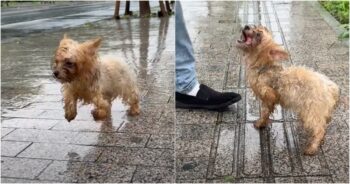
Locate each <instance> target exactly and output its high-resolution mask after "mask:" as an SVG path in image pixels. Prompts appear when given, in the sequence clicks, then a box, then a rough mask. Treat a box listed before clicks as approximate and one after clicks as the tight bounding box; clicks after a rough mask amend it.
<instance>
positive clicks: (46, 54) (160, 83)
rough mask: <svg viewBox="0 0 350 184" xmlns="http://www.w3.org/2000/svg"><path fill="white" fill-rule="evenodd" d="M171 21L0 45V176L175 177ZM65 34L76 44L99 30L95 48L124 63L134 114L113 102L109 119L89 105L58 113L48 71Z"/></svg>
mask: <svg viewBox="0 0 350 184" xmlns="http://www.w3.org/2000/svg"><path fill="white" fill-rule="evenodd" d="M174 24H175V21H174V16H172V17H170V18H162V19H160V18H150V19H122V20H119V21H115V20H102V21H99V22H95V23H93V24H91V25H90V26H83V27H77V28H69V29H64V30H60V31H52V32H50V33H40V34H31V35H28V36H25V37H23V38H22V39H16V40H14V41H12V42H7V43H2V44H1V55H2V58H1V60H2V63H1V71H2V76H1V77H2V83H1V85H2V86H1V88H2V91H1V92H2V104H1V105H2V114H1V116H2V123H1V127H2V129H1V131H2V132H1V136H2V138H1V144H2V145H1V182H22V183H28V182H173V181H174V180H175V177H174V139H173V138H174V132H175V129H174V124H175V121H174V113H175V111H174V96H173V91H174V87H173V83H174V78H173V76H174V62H173V61H174V55H175V54H174V51H175V48H174V46H175V41H174V39H175V32H174V31H175V29H174V26H172V25H174ZM63 33H67V34H68V35H69V36H70V37H72V38H73V39H76V40H78V41H81V42H82V41H86V40H88V39H93V38H95V37H97V36H102V38H103V42H102V47H101V49H100V54H111V55H115V56H116V57H120V58H122V59H124V60H125V61H127V62H128V63H129V65H130V66H131V67H132V68H133V69H134V70H135V71H136V73H137V76H138V83H139V87H140V89H141V94H142V102H141V106H142V113H141V115H140V116H138V117H128V116H127V115H126V107H124V105H122V104H121V102H120V101H116V102H114V104H113V108H112V116H113V120H112V122H103V123H102V122H95V121H93V118H92V116H91V114H90V110H91V107H90V106H83V107H80V108H79V109H78V116H77V117H76V119H75V120H73V121H72V122H70V123H68V122H67V121H66V120H65V119H64V112H63V104H62V101H61V99H62V96H61V93H60V84H59V83H58V82H56V81H54V80H53V79H52V77H51V70H50V62H51V61H52V57H53V54H54V51H55V48H56V47H57V46H58V43H59V40H60V39H61V38H62V36H63Z"/></svg>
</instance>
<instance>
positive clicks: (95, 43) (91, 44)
mask: <svg viewBox="0 0 350 184" xmlns="http://www.w3.org/2000/svg"><path fill="white" fill-rule="evenodd" d="M101 42H102V39H101V37H98V38H96V39H93V40H88V41H86V42H84V43H82V44H81V46H82V47H84V48H86V49H87V51H88V52H89V53H91V54H96V51H97V49H98V48H99V47H100V45H101Z"/></svg>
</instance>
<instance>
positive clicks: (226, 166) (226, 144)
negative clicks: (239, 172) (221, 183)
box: [214, 124, 239, 176]
mask: <svg viewBox="0 0 350 184" xmlns="http://www.w3.org/2000/svg"><path fill="white" fill-rule="evenodd" d="M237 136H238V135H237V129H236V125H231V124H222V125H220V135H219V140H218V143H217V144H218V145H217V148H216V157H215V166H214V175H215V176H225V175H231V174H232V172H233V167H234V161H235V160H234V155H235V152H234V151H235V147H236V146H237V144H236V141H237V139H238V137H237ZM238 169H239V168H238Z"/></svg>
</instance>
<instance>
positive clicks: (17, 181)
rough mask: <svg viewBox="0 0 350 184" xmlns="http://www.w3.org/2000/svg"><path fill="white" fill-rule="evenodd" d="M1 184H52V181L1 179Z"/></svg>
mask: <svg viewBox="0 0 350 184" xmlns="http://www.w3.org/2000/svg"><path fill="white" fill-rule="evenodd" d="M1 183H50V181H43V180H29V179H21V178H5V177H1Z"/></svg>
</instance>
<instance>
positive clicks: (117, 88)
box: [52, 34, 140, 122]
mask: <svg viewBox="0 0 350 184" xmlns="http://www.w3.org/2000/svg"><path fill="white" fill-rule="evenodd" d="M100 44H101V39H100V38H97V39H95V40H89V41H86V42H84V43H78V42H76V41H74V40H72V39H70V38H68V37H67V35H66V34H65V35H64V37H63V39H62V40H61V41H60V44H59V46H58V48H57V50H56V53H55V56H54V61H53V65H52V70H53V76H54V77H55V78H56V79H57V80H58V81H59V82H61V83H62V91H63V99H64V110H65V118H66V119H67V120H68V122H70V121H71V120H73V119H74V118H75V117H76V115H77V102H78V101H82V102H83V103H84V104H91V103H92V104H93V105H94V107H95V108H94V110H92V111H91V113H92V115H93V117H94V119H95V120H106V119H108V118H109V117H110V115H111V106H112V101H113V100H114V99H115V98H117V97H121V98H122V100H123V103H125V104H128V105H129V106H130V108H129V110H128V113H129V115H138V114H139V113H140V106H139V90H138V88H137V84H136V79H135V74H134V73H132V72H131V70H130V69H129V67H128V65H127V64H126V63H124V62H122V61H120V60H118V59H115V58H113V57H110V56H109V57H103V58H101V59H100V58H99V56H98V53H97V51H98V48H99V46H100Z"/></svg>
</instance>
